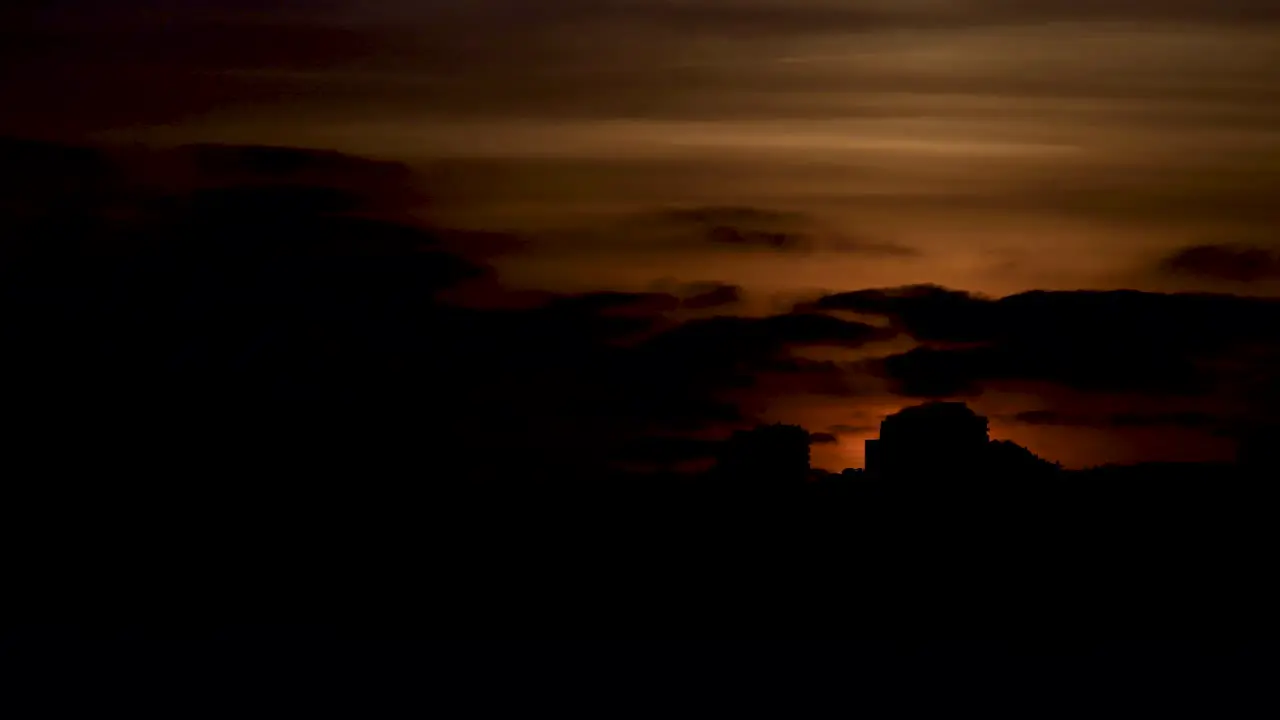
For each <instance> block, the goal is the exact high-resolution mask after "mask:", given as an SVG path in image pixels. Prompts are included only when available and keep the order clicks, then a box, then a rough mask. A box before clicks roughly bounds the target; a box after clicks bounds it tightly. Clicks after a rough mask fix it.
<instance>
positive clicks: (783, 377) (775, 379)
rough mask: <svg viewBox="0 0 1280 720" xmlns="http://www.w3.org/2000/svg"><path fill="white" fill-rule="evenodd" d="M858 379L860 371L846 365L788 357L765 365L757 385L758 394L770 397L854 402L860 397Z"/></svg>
mask: <svg viewBox="0 0 1280 720" xmlns="http://www.w3.org/2000/svg"><path fill="white" fill-rule="evenodd" d="M855 378H856V371H855V370H854V369H852V368H850V367H849V366H848V364H846V363H837V362H832V361H829V360H827V361H823V360H809V359H806V358H799V357H784V358H779V359H776V360H773V361H770V362H767V363H763V364H761V365H760V366H759V368H758V370H757V373H756V375H755V377H754V379H753V385H754V387H755V389H756V390H757V391H759V392H760V393H762V394H764V395H767V396H775V397H776V396H783V397H786V396H794V395H818V396H823V397H846V398H851V397H855V396H857V395H858V394H859V393H858V390H857V388H856V387H855V384H854V379H855Z"/></svg>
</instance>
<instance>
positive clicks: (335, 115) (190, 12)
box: [0, 0, 1280, 469]
mask: <svg viewBox="0 0 1280 720" xmlns="http://www.w3.org/2000/svg"><path fill="white" fill-rule="evenodd" d="M0 21H3V22H2V23H0V25H2V26H3V27H4V28H6V29H5V30H2V31H0V46H2V47H3V48H4V49H3V50H0V82H2V83H3V85H4V87H5V88H6V96H7V97H9V98H11V99H12V101H11V102H8V103H7V104H8V105H9V106H10V108H11V109H10V110H7V111H6V112H5V113H4V115H3V117H0V133H3V134H7V135H15V136H21V137H36V138H45V139H53V140H61V141H70V142H77V143H106V144H115V145H120V144H128V143H140V144H143V145H147V146H173V145H180V144H184V143H193V142H217V143H230V144H273V145H284V146H295V147H314V148H324V149H334V150H338V151H341V152H345V153H350V154H353V155H359V156H365V157H370V158H376V159H382V160H391V161H398V162H402V163H405V164H407V165H408V166H410V167H411V168H413V170H414V172H415V173H416V177H417V182H418V184H419V187H420V188H421V189H422V191H423V193H424V195H425V198H426V199H425V200H424V202H423V203H422V205H421V206H420V207H418V208H415V210H416V211H417V212H418V213H419V214H420V215H421V217H423V218H424V219H426V220H427V221H429V222H432V223H434V224H436V225H438V226H442V227H448V228H453V229H457V230H470V231H484V232H486V233H495V234H500V235H502V236H504V237H511V238H517V239H518V241H517V242H513V243H511V244H510V246H508V247H504V248H502V249H501V252H499V251H497V250H493V249H492V248H486V249H485V255H484V259H485V261H486V262H487V263H490V264H492V266H493V268H494V269H495V272H496V273H497V275H498V277H499V278H501V284H502V286H503V287H504V288H507V289H519V290H530V291H549V292H559V293H587V292H598V291H606V290H607V291H629V292H662V291H665V290H667V289H670V288H672V287H681V286H685V285H687V284H689V283H719V284H722V285H724V286H733V287H735V288H738V294H739V297H740V302H738V303H737V304H736V305H735V306H734V312H736V313H740V314H743V315H750V316H763V315H768V314H770V313H776V312H779V310H780V309H781V308H790V307H795V306H796V304H798V303H804V302H812V301H815V300H816V299H818V298H821V297H838V296H839V295H840V294H841V293H847V292H850V291H855V290H864V289H868V288H873V289H875V288H879V289H887V288H899V287H903V286H914V285H921V284H930V285H936V286H940V287H945V288H948V289H952V290H955V291H962V292H966V293H972V294H975V296H978V297H984V298H991V299H992V300H991V302H992V303H995V304H998V303H996V300H995V299H996V298H1002V297H1008V296H1018V295H1019V294H1020V293H1026V292H1028V291H1035V290H1053V291H1078V290H1112V289H1121V288H1124V289H1134V290H1139V291H1146V292H1151V293H1169V292H1215V293H1230V294H1234V295H1239V296H1248V297H1254V298H1265V297H1273V296H1277V295H1280V235H1278V234H1277V231H1276V228H1277V221H1278V220H1280V209H1277V208H1280V205H1277V204H1276V203H1275V202H1274V198H1275V196H1276V194H1277V191H1280V5H1276V4H1275V3H1274V2H1268V1H1267V0H1112V1H1109V2H1104V1H1103V0H684V1H680V0H665V1H664V0H594V1H593V0H539V1H538V2H532V1H521V0H466V2H439V1H430V0H425V1H424V0H416V1H412V2H411V1H409V0H398V1H382V2H378V1H374V0H365V1H362V2H355V1H353V0H316V1H313V2H307V1H305V0H292V1H282V2H268V1H266V0H229V1H227V0H224V1H221V2H214V1H213V0H181V1H178V2H159V0H118V2H113V3H98V2H88V1H87V0H54V1H52V2H39V3H37V2H27V1H26V0H19V2H18V3H17V4H16V5H14V6H11V7H9V8H8V9H6V10H2V11H0ZM461 250H462V251H463V252H472V253H476V252H479V250H477V249H476V248H465V247H464V248H461ZM1002 302H1003V301H1002ZM1013 304H1014V305H1017V303H1016V302H1015V303H1013ZM862 309H863V308H858V310H859V311H861V310H862ZM1018 312H1021V310H1018ZM1144 312H1145V311H1144ZM1138 314H1139V315H1142V313H1138ZM890 316H892V313H890V315H889V316H882V317H881V320H882V321H884V322H890V321H893V320H892V318H890V319H889V320H886V319H885V318H886V317H890ZM899 320H900V318H899ZM907 335H908V336H911V333H907ZM1001 337H1005V336H1003V335H1002V336H1001ZM1010 337H1012V336H1010ZM1081 341H1083V342H1089V338H1088V337H1084V338H1081ZM904 342H908V340H904V339H903V338H902V337H899V338H896V339H888V340H885V341H884V342H883V343H881V344H875V343H872V344H871V345H870V346H860V347H857V348H848V347H844V348H836V349H832V348H806V349H804V350H802V351H798V352H801V353H802V354H807V357H809V358H810V359H812V360H813V361H814V362H825V363H835V364H838V365H840V366H841V367H854V366H857V367H862V365H860V364H859V363H864V362H865V361H867V359H868V358H869V357H872V356H874V355H875V354H876V353H877V352H900V351H903V347H902V343H904ZM910 342H914V343H919V342H923V341H922V340H921V338H920V337H917V336H911V337H910ZM1011 342H1012V341H1011ZM895 343H896V344H895ZM848 374H849V375H850V377H849V378H847V379H848V381H849V383H851V385H852V387H853V389H852V390H850V391H849V392H845V393H839V394H830V393H827V394H823V393H795V392H784V391H782V390H777V389H775V390H770V389H769V387H768V385H769V380H768V379H767V378H764V379H761V380H760V383H759V387H758V388H757V392H756V393H755V394H754V395H753V396H752V397H751V398H749V399H746V400H743V401H742V402H745V403H748V404H754V405H758V406H759V409H760V412H761V413H763V415H764V416H767V417H769V418H770V419H779V420H786V421H789V422H802V423H803V424H805V425H806V427H809V428H811V429H814V430H817V431H824V432H825V431H828V430H833V429H836V428H838V430H833V431H832V432H831V433H830V434H832V435H834V436H836V438H837V440H838V442H836V443H826V444H824V445H821V446H816V447H815V450H814V452H815V460H816V461H817V462H818V463H820V464H822V465H823V466H826V467H829V468H832V469H839V468H840V467H843V466H845V465H853V466H857V465H860V464H861V440H862V439H863V438H864V437H867V436H868V434H869V431H868V428H873V427H874V426H875V424H876V422H877V421H878V418H879V417H882V416H883V415H884V414H885V413H887V412H891V411H893V410H894V409H896V408H898V407H901V406H902V405H903V404H905V403H906V402H908V401H907V400H906V398H905V397H904V395H903V394H902V393H900V392H896V391H895V390H894V389H893V388H892V387H890V386H889V385H886V383H885V382H884V378H883V377H872V376H865V377H864V376H863V375H858V374H857V372H856V371H853V370H849V371H848ZM1059 379H1060V378H1056V379H1055V380H1059ZM1076 385H1079V383H1077V384H1076ZM949 390H954V388H949ZM965 392H967V393H970V394H968V395H966V396H965V397H966V398H968V400H969V401H970V402H971V403H972V404H974V406H975V407H976V408H978V409H979V410H981V411H983V412H985V413H987V414H988V415H990V416H991V417H992V428H993V433H994V434H997V435H999V436H1002V437H1009V438H1012V439H1014V440H1017V441H1018V442H1021V443H1024V444H1026V445H1027V446H1028V447H1031V448H1032V449H1033V450H1035V451H1037V452H1040V453H1041V454H1043V455H1045V456H1046V457H1050V458H1052V459H1061V460H1063V461H1064V462H1065V463H1067V464H1069V465H1085V464H1093V463H1099V462H1112V461H1115V462H1127V461H1133V460H1140V459H1212V458H1221V457H1224V456H1226V455H1228V454H1229V453H1230V442H1229V441H1227V440H1225V439H1224V438H1221V437H1217V436H1214V435H1213V434H1212V433H1209V432H1208V431H1207V430H1206V429H1205V426H1204V424H1203V423H1197V422H1185V421H1187V420H1188V419H1189V418H1192V417H1199V416H1198V415H1195V413H1213V412H1220V411H1223V408H1224V407H1225V405H1224V403H1226V402H1227V401H1226V400H1224V399H1223V396H1221V395H1214V396H1213V397H1212V398H1210V397H1208V396H1201V397H1176V398H1175V397H1173V396H1172V395H1168V394H1165V395H1160V396H1158V397H1157V398H1154V399H1153V397H1151V394H1150V393H1147V394H1145V395H1144V394H1142V393H1138V392H1136V391H1132V390H1131V389H1130V388H1125V387H1114V388H1113V387H1108V388H1104V389H1098V388H1083V389H1082V388H1081V387H1078V386H1077V387H1073V386H1071V383H1062V382H1049V383H1047V384H1046V382H1045V381H1044V379H1043V378H1033V379H1031V380H1028V379H1027V378H1018V379H1017V381H1016V382H1015V381H1014V380H1011V379H1009V378H1001V379H1000V382H994V381H992V382H985V381H984V384H983V385H982V387H981V388H979V389H978V390H977V391H973V390H972V389H966V390H965ZM1028 413H1032V414H1031V415H1028ZM1035 413H1039V414H1035ZM1102 417H1105V418H1111V420H1108V421H1102V420H1098V418H1102ZM1091 418H1092V419H1091ZM1116 418H1122V419H1125V418H1127V421H1120V422H1114V420H1115V419H1116ZM1143 418H1146V419H1147V421H1144V420H1143ZM1159 418H1164V420H1160V419H1159ZM1179 420H1181V422H1180V421H1179ZM871 432H873V431H871Z"/></svg>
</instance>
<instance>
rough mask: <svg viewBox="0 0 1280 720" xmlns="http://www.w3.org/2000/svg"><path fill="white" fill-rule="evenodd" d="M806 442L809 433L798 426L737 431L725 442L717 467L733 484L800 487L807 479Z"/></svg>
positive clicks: (807, 446)
mask: <svg viewBox="0 0 1280 720" xmlns="http://www.w3.org/2000/svg"><path fill="white" fill-rule="evenodd" d="M809 443H810V435H809V432H808V431H807V430H805V429H804V428H802V427H799V426H797V425H783V424H780V423H779V424H773V425H761V426H759V427H756V428H753V429H751V430H739V431H737V432H735V433H734V434H733V436H732V437H731V438H729V440H727V441H726V442H725V444H724V447H723V448H722V450H721V453H720V458H719V464H718V467H719V470H720V473H721V475H722V476H723V477H724V478H725V479H726V480H730V481H731V482H733V483H734V484H735V485H742V486H746V485H750V486H770V485H773V486H776V485H801V484H803V483H805V482H806V481H807V480H808V479H809Z"/></svg>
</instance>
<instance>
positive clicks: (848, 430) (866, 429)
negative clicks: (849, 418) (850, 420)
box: [827, 424, 880, 435]
mask: <svg viewBox="0 0 1280 720" xmlns="http://www.w3.org/2000/svg"><path fill="white" fill-rule="evenodd" d="M827 429H828V430H829V431H831V432H833V433H835V434H836V435H864V434H866V433H872V432H876V431H877V430H879V429H880V427H879V426H878V425H844V424H841V425H832V426H831V427H829V428H827Z"/></svg>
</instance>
